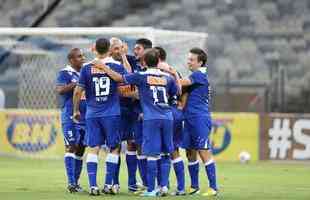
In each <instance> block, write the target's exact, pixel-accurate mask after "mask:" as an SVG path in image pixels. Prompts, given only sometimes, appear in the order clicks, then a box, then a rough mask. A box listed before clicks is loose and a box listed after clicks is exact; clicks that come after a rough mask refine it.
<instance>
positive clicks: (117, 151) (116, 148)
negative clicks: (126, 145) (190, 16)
mask: <svg viewBox="0 0 310 200" xmlns="http://www.w3.org/2000/svg"><path fill="white" fill-rule="evenodd" d="M120 151H121V147H120V145H117V146H115V147H113V148H110V153H112V154H120Z"/></svg>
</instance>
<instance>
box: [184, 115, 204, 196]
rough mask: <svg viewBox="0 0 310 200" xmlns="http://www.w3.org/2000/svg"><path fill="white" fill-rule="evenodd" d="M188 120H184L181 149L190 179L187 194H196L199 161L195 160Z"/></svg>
mask: <svg viewBox="0 0 310 200" xmlns="http://www.w3.org/2000/svg"><path fill="white" fill-rule="evenodd" d="M191 128H192V127H191V124H190V120H187V119H185V120H184V134H183V138H182V147H183V148H184V149H186V157H187V160H188V172H189V176H190V179H191V186H190V188H189V191H188V193H189V194H190V195H192V194H197V193H199V192H200V190H199V161H198V160H197V151H196V150H194V149H193V141H192V134H193V133H192V129H191Z"/></svg>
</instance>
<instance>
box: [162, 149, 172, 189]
mask: <svg viewBox="0 0 310 200" xmlns="http://www.w3.org/2000/svg"><path fill="white" fill-rule="evenodd" d="M170 168H171V160H170V156H169V155H163V156H161V161H160V181H161V182H160V186H161V187H164V186H166V187H168V182H169V174H170Z"/></svg>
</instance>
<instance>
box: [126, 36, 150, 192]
mask: <svg viewBox="0 0 310 200" xmlns="http://www.w3.org/2000/svg"><path fill="white" fill-rule="evenodd" d="M150 48H152V41H151V40H149V39H147V38H139V39H137V40H136V42H135V46H134V49H133V52H134V55H127V59H128V62H129V64H130V66H131V68H132V72H140V71H144V70H145V67H144V66H143V62H142V56H143V54H144V52H145V51H146V50H147V49H150ZM132 108H133V110H132V111H133V113H132V114H133V116H135V120H134V142H135V145H136V149H137V154H138V155H137V159H138V160H137V161H138V167H139V173H140V176H141V179H142V183H143V186H145V187H146V186H147V174H146V169H147V160H146V156H145V155H143V154H142V151H141V146H142V121H143V114H142V109H141V105H140V102H139V100H135V101H134V102H133V104H132ZM132 152H133V151H132ZM136 189H138V188H134V187H132V188H131V189H130V190H131V191H133V192H135V190H136ZM138 192H139V191H138Z"/></svg>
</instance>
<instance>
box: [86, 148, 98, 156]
mask: <svg viewBox="0 0 310 200" xmlns="http://www.w3.org/2000/svg"><path fill="white" fill-rule="evenodd" d="M99 151H100V147H99V146H98V147H90V148H88V153H90V154H97V155H98V154H99Z"/></svg>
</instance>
